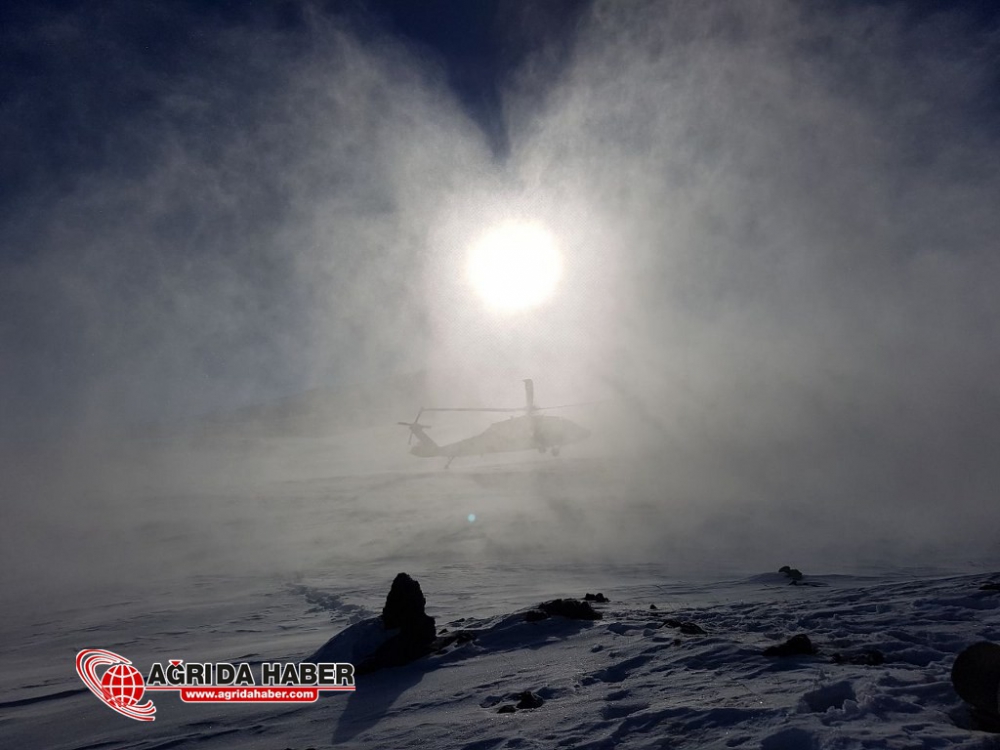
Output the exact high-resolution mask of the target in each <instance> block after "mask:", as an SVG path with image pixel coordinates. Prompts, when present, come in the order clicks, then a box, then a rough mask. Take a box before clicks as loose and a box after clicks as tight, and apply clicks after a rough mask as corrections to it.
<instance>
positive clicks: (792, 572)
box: [778, 565, 803, 582]
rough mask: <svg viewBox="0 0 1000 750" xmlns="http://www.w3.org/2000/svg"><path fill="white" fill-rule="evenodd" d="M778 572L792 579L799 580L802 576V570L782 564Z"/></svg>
mask: <svg viewBox="0 0 1000 750" xmlns="http://www.w3.org/2000/svg"><path fill="white" fill-rule="evenodd" d="M778 572H779V573H784V574H785V575H786V576H788V577H789V578H791V579H792V581H793V582H794V581H801V580H802V578H803V575H802V571H801V570H796V569H795V568H790V567H788V566H787V565H782V566H781V567H780V568H778Z"/></svg>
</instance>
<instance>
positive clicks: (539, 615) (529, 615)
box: [524, 609, 549, 622]
mask: <svg viewBox="0 0 1000 750" xmlns="http://www.w3.org/2000/svg"><path fill="white" fill-rule="evenodd" d="M548 619H549V616H548V615H547V614H545V613H544V612H542V610H540V609H529V610H528V611H527V612H525V613H524V620H525V622H538V621H540V620H548Z"/></svg>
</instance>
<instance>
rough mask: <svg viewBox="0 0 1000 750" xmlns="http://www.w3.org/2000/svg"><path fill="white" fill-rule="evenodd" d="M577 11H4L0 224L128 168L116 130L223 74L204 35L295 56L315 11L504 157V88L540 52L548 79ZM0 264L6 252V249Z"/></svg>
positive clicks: (20, 7) (84, 6)
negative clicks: (387, 58)
mask: <svg viewBox="0 0 1000 750" xmlns="http://www.w3.org/2000/svg"><path fill="white" fill-rule="evenodd" d="M588 5H589V2H588V0H551V1H550V2H546V3H524V2H511V1H509V0H507V1H505V0H467V1H463V0H423V1H422V2H407V1H406V0H370V1H367V2H364V1H361V0H350V1H337V2H328V3H319V4H313V5H312V6H310V7H309V9H308V11H307V9H306V8H305V4H302V3H297V2H273V3H246V2H204V1H203V2H194V1H192V0H188V1H187V2H171V3H152V2H145V3H131V2H128V3H114V2H112V3H84V2H41V3H17V2H7V3H4V4H3V5H2V6H0V7H2V11H0V13H2V15H0V28H2V29H3V31H2V32H0V40H2V42H3V43H2V44H0V91H3V92H4V94H3V96H2V97H0V101H3V102H4V104H3V105H0V114H2V119H0V138H2V140H3V143H4V149H3V155H2V157H0V158H2V163H0V172H2V174H3V175H4V179H3V180H2V181H0V220H2V218H3V217H4V216H8V215H9V214H10V212H17V211H18V210H19V208H18V207H19V205H20V204H21V203H22V202H23V200H25V199H30V198H31V197H33V196H37V195H39V194H45V193H51V192H52V191H56V192H58V191H60V190H64V189H69V188H70V187H71V185H72V183H73V182H75V180H76V178H77V177H78V176H79V174H80V172H86V171H89V170H92V169H97V168H100V167H102V166H105V165H106V160H107V159H108V158H109V155H110V153H111V152H114V153H115V154H117V157H116V158H120V159H123V160H125V161H133V160H135V159H139V160H141V159H142V156H143V155H142V154H141V153H139V150H141V148H142V146H141V144H139V143H137V142H136V140H135V139H134V138H133V137H131V135H130V132H129V131H130V130H133V129H134V128H136V127H141V124H140V123H142V122H143V121H144V118H147V117H149V116H151V115H152V116H154V117H155V110H156V108H157V105H158V97H159V96H161V95H162V93H163V89H164V87H165V85H168V83H169V81H171V80H183V79H188V78H193V77H197V76H212V75H213V68H214V67H216V66H231V65H232V64H233V63H232V61H231V60H225V61H223V60H219V59H217V57H216V56H217V55H218V49H216V48H214V47H213V44H212V42H213V39H214V38H215V37H216V36H217V35H219V34H220V33H222V32H224V31H226V30H229V29H233V28H246V29H249V30H253V31H258V32H260V33H272V32H274V33H275V35H276V36H277V37H280V49H281V52H282V54H287V55H289V56H292V57H294V56H296V55H301V54H306V53H308V52H309V46H310V44H312V43H313V41H314V40H313V39H312V38H310V36H309V33H308V25H309V24H308V22H307V20H306V19H305V14H306V13H307V12H309V13H312V12H315V11H316V9H317V8H318V9H320V12H321V13H322V14H325V15H327V16H329V17H331V18H333V19H336V20H337V21H339V22H342V23H346V24H347V25H348V27H350V28H352V30H353V32H354V33H355V34H357V35H358V36H359V37H361V38H362V39H367V40H369V41H372V42H374V41H375V40H377V39H380V38H385V37H386V36H389V37H391V38H395V39H396V40H397V41H399V42H401V43H403V44H405V45H406V46H407V47H409V48H411V49H412V50H413V51H414V52H416V53H417V54H418V55H420V56H421V57H423V58H425V59H427V60H429V61H430V62H431V64H432V65H436V66H438V68H439V70H440V71H441V76H442V77H443V78H444V80H445V81H446V83H447V85H448V86H449V87H450V88H451V89H452V90H453V91H454V92H455V95H456V96H457V97H458V99H459V100H460V101H461V103H462V105H463V107H464V108H465V109H466V111H467V113H468V114H469V116H470V117H471V118H472V119H473V120H474V121H475V122H476V123H477V124H478V125H479V127H480V128H482V130H483V132H484V133H485V134H486V136H487V138H488V140H489V143H490V146H491V148H492V150H493V151H494V153H495V154H496V156H497V157H498V158H503V157H504V156H505V154H506V152H507V149H508V147H509V144H508V142H507V133H506V130H505V127H504V123H503V116H502V111H501V107H502V105H501V89H502V87H503V85H504V82H505V81H506V80H507V79H508V78H509V76H510V75H511V74H512V72H514V71H515V70H517V68H518V67H519V66H520V65H521V64H522V63H523V61H524V60H525V58H526V57H527V55H528V54H529V53H532V52H537V51H538V50H539V49H540V48H545V49H546V51H547V55H546V60H547V61H548V64H549V65H550V67H552V69H553V70H552V72H553V73H556V72H557V68H558V66H559V64H560V62H561V61H562V60H564V59H565V56H566V54H567V53H568V50H569V46H570V44H571V42H572V39H573V31H574V28H575V25H576V23H577V21H578V19H579V17H580V14H581V13H583V12H584V11H585V10H586V8H587V7H588ZM272 52H273V48H272ZM260 62H261V61H252V64H248V66H247V71H248V80H247V81H246V82H245V83H247V84H248V85H247V87H246V89H245V90H244V92H242V93H243V95H245V96H248V97H250V96H254V95H259V94H261V93H262V92H261V91H260V90H259V89H255V88H254V86H253V80H252V78H251V76H252V70H253V69H254V67H255V64H256V65H259V64H260ZM248 63H251V61H248ZM264 67H266V65H265V66H264ZM219 72H220V73H222V72H224V71H219ZM228 72H229V73H230V74H231V71H228ZM245 103H246V104H248V105H249V102H245ZM132 149H135V150H136V153H130V151H131V150H132ZM123 155H124V156H123ZM2 253H3V255H4V256H6V257H10V256H11V255H15V256H16V255H17V254H18V251H17V250H16V249H15V248H12V247H9V246H8V247H6V248H4V249H3V251H2Z"/></svg>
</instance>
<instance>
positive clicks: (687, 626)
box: [663, 617, 707, 635]
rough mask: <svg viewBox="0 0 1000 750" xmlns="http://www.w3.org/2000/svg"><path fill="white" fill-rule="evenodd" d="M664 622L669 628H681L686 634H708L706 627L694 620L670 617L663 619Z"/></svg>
mask: <svg viewBox="0 0 1000 750" xmlns="http://www.w3.org/2000/svg"><path fill="white" fill-rule="evenodd" d="M663 624H664V625H666V626H667V627H669V628H675V629H677V630H680V631H681V632H682V633H683V634H684V635H707V634H706V633H705V630H704V628H702V627H701V625H698V624H697V623H693V622H681V621H680V620H675V619H674V618H672V617H670V618H667V619H666V620H664V621H663Z"/></svg>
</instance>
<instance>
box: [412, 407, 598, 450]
mask: <svg viewBox="0 0 1000 750" xmlns="http://www.w3.org/2000/svg"><path fill="white" fill-rule="evenodd" d="M589 436H590V430H588V429H586V428H585V427H581V426H580V425H578V424H577V423H576V422H573V421H572V420H569V419H566V418H565V417H551V416H544V415H537V414H532V415H525V416H522V417H512V418H511V419H505V420H504V421H502V422H495V423H494V424H491V425H490V426H489V427H487V428H486V430H484V431H483V432H482V433H480V434H479V435H475V436H473V437H470V438H466V439H464V440H459V441H457V442H454V443H449V444H447V445H436V444H434V443H433V441H431V440H429V439H420V440H419V442H418V443H417V445H415V446H413V448H411V449H410V453H412V454H413V455H414V456H420V457H423V458H430V457H433V456H447V457H449V458H455V457H456V456H482V455H486V454H487V453H507V452H512V451H524V450H537V451H539V452H542V453H544V452H545V451H546V450H551V451H552V452H553V454H557V453H558V452H559V449H560V448H561V447H562V446H564V445H570V444H572V443H577V442H580V441H581V440H584V439H586V438H587V437H589ZM417 437H418V438H421V437H422V436H420V435H419V434H418V435H417Z"/></svg>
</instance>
